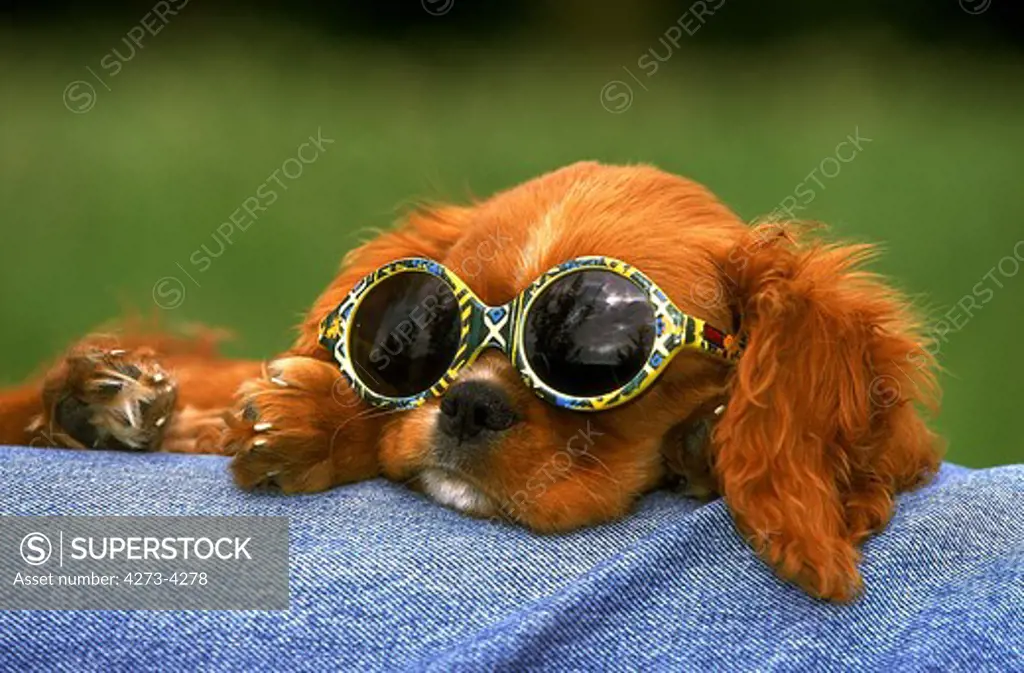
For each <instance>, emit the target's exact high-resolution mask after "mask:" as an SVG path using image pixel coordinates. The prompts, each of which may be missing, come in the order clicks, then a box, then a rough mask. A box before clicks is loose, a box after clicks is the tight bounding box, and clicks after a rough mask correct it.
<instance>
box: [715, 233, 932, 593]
mask: <svg viewBox="0 0 1024 673" xmlns="http://www.w3.org/2000/svg"><path fill="white" fill-rule="evenodd" d="M870 256H871V248H870V246H865V245H826V244H822V243H820V242H814V241H811V242H802V241H800V240H799V233H797V232H796V230H795V229H794V228H791V227H785V226H782V225H777V224H765V225H760V226H758V227H755V228H753V229H751V231H750V233H749V235H747V236H746V237H745V238H744V239H743V240H741V241H740V242H739V243H738V245H737V246H736V247H735V248H734V249H733V250H731V251H730V252H729V254H728V256H727V258H726V259H724V260H720V269H721V271H722V274H723V277H724V278H723V280H724V282H725V283H726V284H727V285H728V286H730V287H731V290H732V291H731V296H732V298H733V299H734V301H735V305H736V308H737V311H738V313H739V316H740V323H741V332H742V333H743V334H744V336H745V338H746V340H747V344H746V348H745V351H744V353H743V355H742V357H741V358H740V360H739V362H738V364H737V367H736V370H735V372H734V374H733V377H732V380H731V382H730V386H729V401H728V404H727V407H726V410H725V412H724V413H723V414H722V417H721V418H720V419H719V422H718V423H717V425H716V427H715V431H714V445H715V447H714V449H715V450H714V467H715V472H716V475H717V477H718V479H719V480H720V481H721V486H722V491H723V495H724V496H725V499H726V502H727V504H728V505H729V507H730V509H731V510H732V512H733V514H734V517H735V519H736V522H737V524H738V527H739V528H740V530H741V531H742V532H743V533H744V534H745V535H746V536H747V537H748V539H749V540H750V541H751V543H752V544H753V545H754V547H755V549H756V550H757V551H758V552H759V553H760V554H761V555H762V556H763V557H764V558H765V560H767V561H768V562H769V563H770V564H772V565H773V566H774V567H775V568H776V569H777V571H778V572H779V574H780V575H782V576H783V577H784V578H786V579H789V580H792V581H795V582H796V583H798V584H799V585H801V586H802V587H804V588H805V589H807V590H809V591H811V592H812V593H814V594H816V595H818V596H821V597H824V598H829V599H832V600H849V599H851V598H853V597H854V596H855V595H856V594H857V592H858V591H859V588H860V576H859V574H858V572H857V568H856V563H857V561H858V558H859V556H858V552H857V549H856V547H857V545H858V544H859V543H860V542H861V541H862V540H863V539H864V538H865V537H866V536H867V535H869V534H870V533H872V532H873V531H875V530H877V529H879V528H880V527H882V526H883V525H884V524H885V523H886V522H887V521H888V518H889V516H890V514H891V511H892V497H893V494H894V493H895V492H897V491H899V490H901V489H904V488H908V487H910V486H912V485H914V484H915V483H917V482H918V481H919V480H920V479H922V478H923V477H925V476H926V475H928V474H930V473H932V472H934V471H935V470H936V469H937V467H938V461H939V448H938V446H937V440H936V437H935V436H934V435H933V434H932V433H931V432H930V431H929V429H928V428H927V426H926V425H925V423H924V421H923V420H922V418H921V416H920V409H919V406H920V403H925V404H926V405H928V404H932V403H933V402H934V401H935V399H934V398H935V396H936V384H935V376H934V372H933V369H934V362H933V359H932V357H931V355H930V354H929V353H928V351H927V350H926V348H925V346H926V343H925V341H924V339H923V338H922V337H921V335H920V332H919V331H918V326H917V323H916V322H915V321H914V319H913V317H912V316H911V315H910V309H909V304H908V302H907V301H906V300H905V299H904V298H903V297H902V296H900V294H899V293H898V292H896V291H895V290H893V289H892V288H890V287H888V286H886V285H885V284H884V283H883V282H882V281H881V280H880V279H879V278H878V277H877V276H876V275H874V274H870V273H867V272H865V271H862V270H859V269H858V267H859V265H861V264H862V263H863V262H865V261H867V260H868V259H869V258H870Z"/></svg>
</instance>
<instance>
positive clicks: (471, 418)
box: [440, 381, 518, 442]
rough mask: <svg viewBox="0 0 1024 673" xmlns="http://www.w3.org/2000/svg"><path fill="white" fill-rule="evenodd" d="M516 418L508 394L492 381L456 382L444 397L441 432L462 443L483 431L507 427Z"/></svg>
mask: <svg viewBox="0 0 1024 673" xmlns="http://www.w3.org/2000/svg"><path fill="white" fill-rule="evenodd" d="M517 420H518V417H517V416H516V412H515V409H513V408H512V404H511V402H509V399H508V396H507V395H506V394H505V392H504V391H503V390H502V389H501V388H499V387H498V386H496V385H494V384H493V383H487V382H485V381H466V382H464V383H457V384H455V385H454V386H453V387H452V388H450V389H449V390H448V392H447V393H445V396H444V398H443V399H442V400H441V417H440V426H441V431H442V432H443V433H445V434H446V435H448V436H449V437H452V438H453V439H456V440H458V441H459V442H462V441H464V440H467V439H472V438H474V437H476V436H477V435H479V434H480V432H481V431H483V430H507V429H508V428H510V427H512V425H513V424H514V423H515V422H516V421H517Z"/></svg>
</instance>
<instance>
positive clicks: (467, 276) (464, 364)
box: [0, 163, 941, 601]
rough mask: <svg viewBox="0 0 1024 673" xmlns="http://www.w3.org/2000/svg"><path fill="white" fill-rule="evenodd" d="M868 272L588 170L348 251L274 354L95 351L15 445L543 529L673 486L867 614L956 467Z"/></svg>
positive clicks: (924, 386)
mask: <svg viewBox="0 0 1024 673" xmlns="http://www.w3.org/2000/svg"><path fill="white" fill-rule="evenodd" d="M870 257H871V248H870V246H867V245H842V244H829V243H824V242H821V241H819V240H814V239H813V238H812V237H811V235H810V234H809V233H808V229H806V228H802V227H798V226H796V225H793V224H789V223H779V222H765V223H761V224H758V225H755V226H748V225H747V224H745V223H744V222H743V221H742V220H741V219H740V218H739V217H737V216H736V214H735V213H733V212H732V211H730V210H729V209H728V208H727V207H726V206H724V205H723V204H722V203H720V202H719V201H718V200H717V199H716V198H715V197H714V196H713V195H712V194H711V193H710V192H709V191H708V190H707V189H705V188H704V187H702V186H701V185H699V184H697V183H694V182H692V181H690V180H687V179H684V178H681V177H677V176H674V175H670V174H667V173H664V172H662V171H660V170H657V169H655V168H651V167H647V166H605V165H600V164H596V163H579V164H575V165H572V166H568V167H566V168H563V169H561V170H557V171H555V172H552V173H549V174H547V175H544V176H541V177H539V178H536V179H534V180H531V181H529V182H526V183H525V184H522V185H520V186H518V187H515V188H513V189H510V190H508V191H505V192H502V193H499V194H497V195H495V196H493V197H491V198H489V199H487V200H486V201H483V202H481V203H476V204H474V205H470V206H443V207H432V208H429V209H423V210H420V211H417V212H415V213H413V214H411V215H409V216H408V217H407V218H406V219H405V220H404V221H403V222H402V223H401V225H400V226H399V227H398V228H396V229H395V230H393V231H391V232H389V233H384V234H381V235H379V236H378V237H376V238H375V239H373V240H371V241H369V242H368V243H366V244H365V245H363V246H362V247H360V248H358V249H356V250H354V251H352V252H350V253H349V254H348V255H347V256H346V257H345V259H344V261H343V263H342V266H341V270H340V271H339V272H338V274H337V276H336V277H335V279H334V280H333V281H332V282H331V283H330V285H329V286H328V287H327V289H326V290H324V291H323V293H322V294H321V295H320V297H319V298H318V299H317V300H316V301H315V302H314V303H313V306H312V308H311V309H310V311H309V313H308V316H307V317H306V319H305V321H304V322H303V323H302V325H301V327H300V328H299V335H298V338H297V340H296V341H295V344H294V345H293V346H292V348H291V349H290V350H289V351H287V352H286V353H283V354H282V355H280V356H279V357H277V358H276V359H274V360H272V361H270V362H268V363H266V364H264V363H260V362H248V361H237V360H229V359H225V358H222V357H220V356H218V354H217V352H216V343H215V341H216V339H215V338H214V337H213V336H211V335H210V334H203V335H200V336H195V337H192V338H183V337H175V336H168V335H166V334H161V333H158V332H155V331H146V330H139V329H136V330H134V331H129V332H125V333H123V334H121V335H119V336H117V337H107V336H91V337H87V338H86V339H84V340H83V341H81V342H79V343H78V344H76V345H75V346H73V347H72V348H71V350H70V351H69V352H68V353H67V354H66V355H65V356H64V358H63V359H62V360H61V361H60V362H58V363H57V364H56V365H55V366H54V367H53V368H52V369H51V370H50V371H49V373H48V374H47V375H46V376H45V377H44V378H43V380H42V381H40V382H36V383H32V384H29V385H26V386H24V387H20V388H17V389H13V390H8V391H4V392H3V393H2V394H0V442H3V443H12V444H18V443H20V444H31V445H37V446H43V445H45V446H61V447H76V448H101V449H123V450H138V451H152V450H165V451H182V452H197V453H221V454H225V455H229V456H232V457H233V459H232V462H231V471H232V473H233V475H234V479H235V481H236V482H237V483H238V485H239V486H241V487H242V488H244V489H255V488H257V487H267V486H269V487H275V488H278V489H280V490H281V491H283V492H285V493H309V492H315V491H322V490H325V489H329V488H332V487H334V486H338V485H340V484H345V483H349V482H354V481H359V480H364V479H371V478H374V477H376V476H378V475H383V476H385V477H387V478H388V479H392V480H395V481H398V482H402V483H408V484H410V485H412V486H413V487H415V488H418V489H419V490H421V491H422V492H423V493H425V494H427V495H428V496H429V497H431V498H433V499H434V500H436V501H438V502H440V503H442V504H444V505H447V506H449V507H452V508H455V509H458V510H461V511H462V512H465V513H466V514H469V515H472V516H477V517H485V518H499V519H502V520H508V521H514V522H518V523H521V524H522V525H524V526H527V527H528V528H530V529H532V530H535V531H540V532H547V533H554V532H559V531H568V530H572V529H575V528H579V527H581V526H591V525H595V524H600V523H602V522H606V521H610V520H613V519H615V518H617V517H621V516H624V515H625V514H627V513H628V512H629V511H630V508H631V507H632V506H633V505H634V503H635V502H636V501H637V499H638V498H639V497H640V496H641V495H643V494H644V493H645V492H648V491H650V490H652V489H655V488H659V487H661V486H664V485H666V484H674V485H677V486H678V487H679V488H680V489H681V490H682V492H683V493H686V494H689V495H694V496H698V497H702V498H708V497H713V496H718V495H720V496H721V497H723V498H724V499H725V503H726V504H727V505H728V507H729V510H730V511H731V513H732V515H733V517H734V520H735V522H736V526H737V528H738V530H739V531H740V532H741V533H742V534H743V535H744V536H745V537H746V539H747V540H749V542H750V544H751V545H752V546H753V548H754V550H755V551H756V552H757V553H758V554H759V555H760V556H761V558H763V559H764V560H765V561H766V562H767V563H769V564H770V565H771V566H772V567H773V568H775V570H776V572H777V573H778V574H779V575H780V576H781V577H782V578H784V579H786V580H789V581H792V582H794V583H796V584H797V585H799V586H800V587H802V588H803V589H805V590H806V591H807V592H809V593H811V594H813V595H815V596H818V597H821V598H825V599H828V600H834V601H847V600H850V599H852V598H854V597H855V596H856V595H857V593H858V591H859V590H860V588H861V578H860V575H859V573H858V570H857V562H858V558H859V553H858V547H859V546H860V545H861V543H863V542H864V540H865V539H866V538H867V537H868V536H870V535H871V534H873V533H875V532H877V531H879V530H880V529H881V528H883V527H884V526H885V525H886V522H887V521H888V519H889V517H890V516H891V514H892V511H893V506H894V496H895V495H896V494H897V493H899V492H900V491H903V490H905V489H909V488H912V487H914V486H915V485H917V484H919V483H921V482H922V481H923V480H925V479H927V478H928V477H929V476H930V475H932V474H934V473H935V471H936V470H937V468H938V465H939V460H940V454H941V444H940V441H939V440H938V438H937V437H936V436H935V435H934V434H933V433H932V432H931V431H930V430H929V428H928V427H927V426H926V424H925V421H924V419H923V418H922V412H923V410H925V409H928V408H933V407H934V405H935V402H936V398H937V395H938V390H937V386H936V379H935V373H934V372H935V363H934V361H933V359H932V357H931V354H930V352H929V350H928V345H929V344H928V342H927V341H926V339H925V338H924V335H923V333H922V330H921V329H920V325H919V323H918V322H917V320H916V318H915V316H914V314H913V311H912V310H911V307H910V305H909V303H908V301H907V300H906V299H905V298H904V297H903V296H901V295H900V294H899V293H898V292H897V291H895V290H894V289H893V288H891V287H889V286H888V285H887V284H886V283H885V282H884V281H883V280H882V279H880V278H879V277H878V276H876V275H873V274H871V273H868V272H866V271H863V270H861V268H860V267H861V266H862V263H863V262H865V261H866V260H867V259H868V258H870Z"/></svg>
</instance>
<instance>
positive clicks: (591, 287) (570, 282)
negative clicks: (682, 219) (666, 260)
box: [523, 270, 654, 397]
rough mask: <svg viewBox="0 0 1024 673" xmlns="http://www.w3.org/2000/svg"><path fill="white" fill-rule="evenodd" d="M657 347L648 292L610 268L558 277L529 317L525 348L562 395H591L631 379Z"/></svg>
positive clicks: (532, 362)
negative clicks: (655, 346)
mask: <svg viewBox="0 0 1024 673" xmlns="http://www.w3.org/2000/svg"><path fill="white" fill-rule="evenodd" d="M653 346H654V311H653V309H652V308H651V304H650V302H649V301H648V299H647V295H646V294H645V293H644V292H643V290H641V289H640V288H638V287H637V286H636V285H634V284H633V283H632V282H630V281H629V280H627V279H626V278H623V277H622V276H619V275H617V274H614V273H612V272H610V271H597V270H594V271H577V272H575V273H572V274H569V275H567V276H564V277H563V278H560V279H559V280H557V281H555V282H554V283H553V284H552V285H551V286H550V287H548V288H547V289H545V290H544V291H543V292H542V293H541V294H540V295H539V296H538V297H537V298H536V299H534V301H533V304H532V306H531V308H530V313H529V315H528V316H527V317H526V323H525V325H524V330H523V347H524V349H525V351H524V352H525V355H526V359H527V360H528V361H529V363H530V367H531V368H532V369H533V371H534V372H535V373H536V374H537V376H539V377H540V379H541V380H542V381H544V382H545V383H546V384H547V385H549V386H551V387H552V388H554V389H555V390H557V391H558V392H560V393H564V394H567V395H572V396H574V397H593V396H596V395H602V394H604V393H610V392H612V391H614V390H617V389H618V388H620V387H622V386H623V385H625V384H626V383H628V382H629V381H630V380H631V379H632V378H633V377H634V376H636V374H637V373H638V372H639V371H640V370H642V369H643V366H644V363H645V362H646V361H647V358H648V356H649V355H650V353H651V349H652V348H653Z"/></svg>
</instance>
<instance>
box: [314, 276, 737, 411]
mask: <svg viewBox="0 0 1024 673" xmlns="http://www.w3.org/2000/svg"><path fill="white" fill-rule="evenodd" d="M585 270H599V271H609V272H611V273H614V274H616V275H618V276H621V277H623V278H626V279H627V280H629V281H630V282H632V283H633V284H634V285H636V286H637V287H638V288H640V289H641V290H643V291H644V293H645V294H646V295H647V298H648V300H649V301H650V303H651V308H652V309H653V313H654V320H655V325H654V327H655V338H654V345H653V347H652V349H651V352H650V354H649V355H648V357H647V362H646V363H645V365H644V367H643V369H642V370H641V371H639V372H638V373H637V374H636V376H634V377H633V378H632V379H631V380H630V381H628V382H627V383H626V384H625V385H623V386H622V387H621V388H619V389H617V390H614V391H612V392H609V393H606V394H603V395H598V396H595V397H575V396H572V395H566V394H564V393H561V392H559V391H557V390H554V389H552V388H551V387H550V386H548V385H547V384H545V383H544V382H543V381H541V380H540V378H539V377H538V376H537V375H536V374H535V373H534V371H533V369H532V368H531V367H530V363H529V362H528V361H527V358H526V356H525V352H524V349H523V348H522V333H523V327H524V325H525V324H526V316H527V315H528V314H529V311H530V307H531V306H532V303H533V300H534V299H535V298H536V297H537V296H539V295H540V294H541V293H542V292H543V291H544V290H545V289H547V288H548V287H549V286H550V285H551V284H552V283H554V282H555V281H557V280H559V279H561V278H563V277H565V276H566V275H568V274H571V273H576V272H579V271H585ZM399 273H426V274H429V275H431V276H434V277H436V278H438V279H440V280H441V281H442V282H443V283H445V284H446V285H447V286H448V287H449V288H450V289H451V290H452V293H453V294H454V296H455V298H456V300H457V301H458V306H459V312H460V334H459V347H458V350H457V352H456V355H455V358H454V359H453V360H452V363H451V365H450V366H449V367H448V371H447V372H445V374H444V376H442V377H441V379H440V380H439V381H437V382H436V383H435V384H434V385H433V386H432V387H431V388H429V389H428V390H425V391H423V392H421V393H419V394H417V395H413V396H410V397H401V398H398V397H387V396H384V395H380V394H378V393H376V392H375V391H374V390H373V389H371V388H369V387H368V386H366V384H365V383H363V380H362V378H361V377H360V375H359V372H358V371H357V364H356V363H354V362H353V361H352V359H351V357H350V356H349V353H350V351H349V343H348V334H349V332H350V329H349V328H350V326H351V324H352V318H353V316H354V315H355V313H356V311H357V310H358V309H359V304H360V302H361V301H362V299H363V298H364V297H365V296H366V295H367V293H368V292H369V291H370V290H371V289H372V288H373V287H374V286H375V285H377V284H378V283H380V282H381V281H383V280H384V279H386V278H390V277H391V276H394V275H395V274H399ZM320 343H321V345H323V346H324V347H325V348H327V349H328V350H330V351H331V352H332V353H333V354H334V359H335V360H336V361H337V362H338V364H339V366H340V367H341V372H342V374H343V375H344V376H345V378H346V380H347V381H348V382H349V383H350V384H351V385H352V387H353V389H354V390H355V391H356V393H357V394H358V395H359V396H360V397H362V398H363V399H364V400H366V401H367V402H369V403H370V404H372V405H374V406H377V407H381V408H386V409H413V408H416V407H418V406H420V405H422V404H423V403H424V402H426V401H427V400H428V399H430V398H433V397H439V396H441V395H442V394H444V392H445V390H447V389H448V387H449V386H451V385H452V383H453V382H454V381H455V380H456V378H457V377H458V375H459V372H461V371H462V370H463V369H464V368H466V367H468V366H469V365H471V364H472V363H473V361H474V360H476V358H477V357H478V356H479V355H480V354H481V353H482V352H483V351H484V350H486V349H488V348H496V349H498V350H500V351H502V352H503V353H505V355H506V356H507V357H509V359H511V360H512V362H513V364H514V365H515V367H516V369H517V370H518V371H519V373H520V375H521V376H522V377H523V380H524V381H525V383H526V385H527V386H528V387H529V388H530V389H532V390H533V391H534V392H535V393H536V394H537V395H539V396H540V397H541V398H542V399H544V400H546V401H547V402H549V403H551V404H554V405H555V406H558V407H563V408H566V409H573V410H577V411H600V410H603V409H610V408H612V407H616V406H618V405H620V404H625V403H626V402H628V401H630V400H632V399H634V398H635V397H637V396H638V395H640V393H642V392H643V391H644V390H646V389H647V388H648V386H650V385H651V384H652V383H654V381H655V380H656V379H657V377H658V375H659V374H661V372H663V371H664V370H665V368H666V367H667V366H668V364H669V362H671V361H672V359H673V358H674V357H675V356H676V355H677V354H678V353H679V352H680V351H682V350H697V351H703V352H706V353H709V354H712V355H716V356H719V357H722V358H726V359H735V358H737V357H739V355H740V352H741V350H742V348H741V346H740V344H739V342H738V340H737V339H735V338H734V337H731V336H727V335H726V334H725V333H724V332H722V331H720V330H718V329H715V328H714V327H712V326H710V325H708V324H707V323H706V322H705V321H703V320H701V319H700V318H694V317H692V316H689V315H687V314H685V313H683V312H682V311H681V310H679V308H678V307H677V306H676V305H675V304H673V303H672V301H671V300H670V299H669V298H668V296H667V295H666V294H665V293H664V292H663V291H662V290H661V289H660V288H659V287H658V286H657V285H656V284H655V283H654V281H652V280H651V279H650V278H648V277H647V276H646V275H645V274H644V273H643V272H641V271H639V270H638V269H636V268H634V267H633V266H631V265H629V264H627V263H626V262H622V261H620V260H617V259H613V258H611V257H604V256H588V257H577V258H575V259H571V260H569V261H567V262H563V263H562V264H559V265H558V266H556V267H554V268H552V269H549V270H548V271H547V272H545V273H544V274H543V275H541V276H540V278H538V279H537V280H535V281H534V282H532V283H531V284H530V286H529V287H527V288H526V289H525V290H523V291H522V292H521V293H520V294H519V295H518V296H517V297H516V298H515V299H513V300H512V301H511V302H509V303H508V304H505V305H503V306H487V305H486V304H484V303H483V302H482V301H480V299H479V298H478V297H477V296H476V294H475V293H474V292H473V291H472V290H471V289H470V288H469V286H468V285H467V284H466V283H465V282H464V281H463V280H462V279H461V278H459V277H458V276H456V275H455V274H454V273H453V272H452V271H450V270H449V269H448V268H446V267H445V266H444V265H442V264H440V263H439V262H435V261H433V260H430V259H424V258H420V257H411V258H406V259H398V260H395V261H393V262H389V263H387V264H385V265H384V266H382V267H380V268H379V269H377V270H376V271H374V272H373V273H371V274H370V275H368V276H366V277H365V278H363V279H362V280H360V281H359V282H358V283H357V284H356V286H355V287H353V288H352V290H351V291H350V292H349V294H348V296H346V298H345V300H344V301H342V302H341V304H339V305H338V307H337V308H336V309H335V310H333V311H331V313H329V314H328V315H327V316H326V317H325V318H324V319H323V320H322V321H321V323H320Z"/></svg>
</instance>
